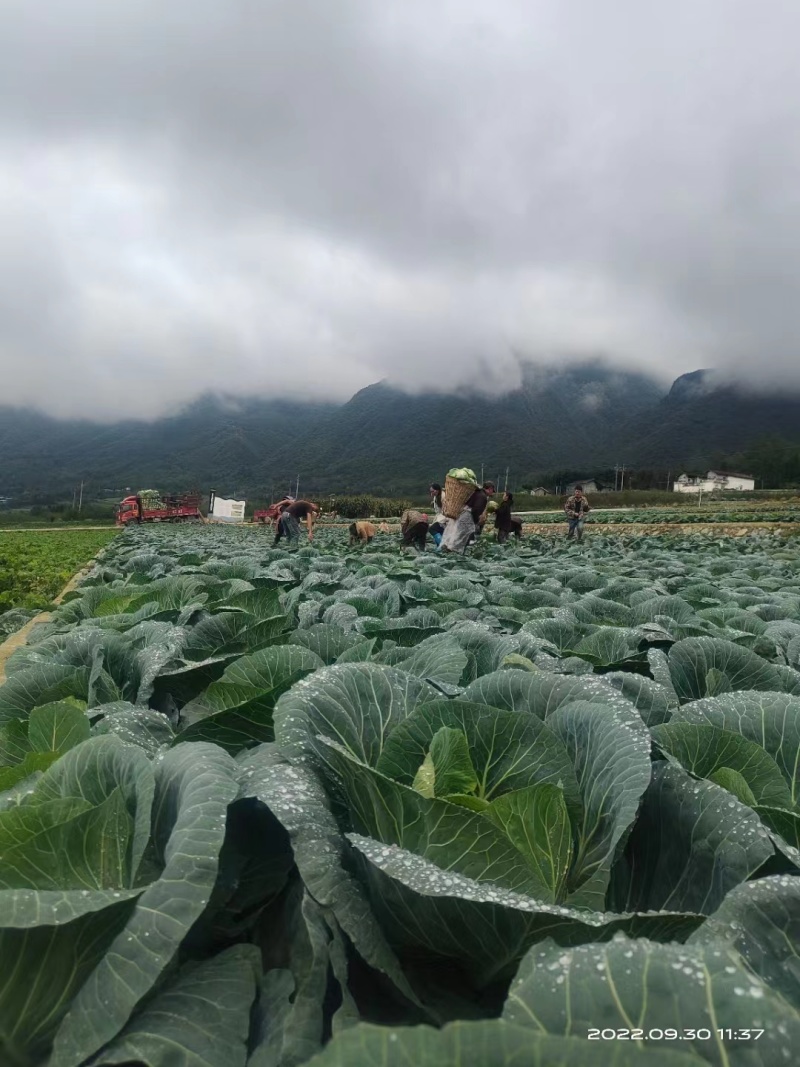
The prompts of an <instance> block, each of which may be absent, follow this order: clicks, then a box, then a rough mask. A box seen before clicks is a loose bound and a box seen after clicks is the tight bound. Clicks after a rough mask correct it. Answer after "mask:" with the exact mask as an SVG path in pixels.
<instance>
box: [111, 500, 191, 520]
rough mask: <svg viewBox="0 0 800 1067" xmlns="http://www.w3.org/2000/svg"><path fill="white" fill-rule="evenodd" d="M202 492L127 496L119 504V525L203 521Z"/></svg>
mask: <svg viewBox="0 0 800 1067" xmlns="http://www.w3.org/2000/svg"><path fill="white" fill-rule="evenodd" d="M202 520H203V516H202V514H201V513H200V494H199V493H183V494H182V495H181V496H166V497H163V498H159V499H158V500H155V499H153V498H152V497H149V496H148V497H142V496H141V494H139V493H137V494H136V495H135V496H126V497H125V499H124V500H123V501H122V502H121V503H120V504H118V505H117V515H116V522H117V525H118V526H128V525H129V524H130V523H133V522H135V523H140V522H197V521H200V522H202Z"/></svg>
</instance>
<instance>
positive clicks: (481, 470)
mask: <svg viewBox="0 0 800 1067" xmlns="http://www.w3.org/2000/svg"><path fill="white" fill-rule="evenodd" d="M481 485H483V464H482V463H481Z"/></svg>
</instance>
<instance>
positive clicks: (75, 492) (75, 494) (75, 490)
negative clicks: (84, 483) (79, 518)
mask: <svg viewBox="0 0 800 1067" xmlns="http://www.w3.org/2000/svg"><path fill="white" fill-rule="evenodd" d="M77 495H78V490H77V488H76V487H75V486H74V485H73V487H72V510H73V511H74V510H75V497H76V496H77Z"/></svg>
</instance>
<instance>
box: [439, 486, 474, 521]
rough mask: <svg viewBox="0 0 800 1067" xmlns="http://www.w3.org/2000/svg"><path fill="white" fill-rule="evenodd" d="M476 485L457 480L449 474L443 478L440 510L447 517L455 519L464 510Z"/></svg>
mask: <svg viewBox="0 0 800 1067" xmlns="http://www.w3.org/2000/svg"><path fill="white" fill-rule="evenodd" d="M475 489H476V486H474V485H468V484H467V483H466V482H457V481H456V480H455V478H450V477H449V476H448V477H447V478H445V480H444V493H443V494H442V511H443V512H444V513H445V515H446V516H447V517H448V519H457V518H458V516H459V515H460V514H461V512H462V511H463V510H464V505H465V504H466V502H467V501H468V500H469V498H470V497H471V496H472V494H473V493H474V492H475Z"/></svg>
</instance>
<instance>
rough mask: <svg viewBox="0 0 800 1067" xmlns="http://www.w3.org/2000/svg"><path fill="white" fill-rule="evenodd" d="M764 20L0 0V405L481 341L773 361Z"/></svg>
mask: <svg viewBox="0 0 800 1067" xmlns="http://www.w3.org/2000/svg"><path fill="white" fill-rule="evenodd" d="M798 40H800V6H799V5H798V3H797V0H770V2H769V3H766V4H758V3H756V2H755V0H672V2H671V3H669V4H663V3H662V4H656V3H649V2H646V0H645V2H643V0H610V2H609V3H599V2H598V0H492V3H491V4H490V3H487V2H486V0H483V2H481V3H478V2H477V0H475V2H473V0H314V2H312V0H281V2H273V0H172V2H171V3H165V2H164V0H41V2H38V3H36V2H33V0H3V3H2V5H1V6H0V362H1V363H2V369H3V373H2V378H1V379H0V381H1V382H2V394H1V395H0V402H5V403H13V404H33V405H36V406H38V407H40V408H43V409H45V410H47V411H49V412H51V413H55V414H59V415H89V416H95V417H99V418H109V417H112V416H113V414H114V413H115V412H118V413H119V412H122V411H123V410H124V409H125V404H126V401H128V400H133V401H134V402H135V403H136V406H137V409H138V410H139V411H140V412H141V411H142V408H143V407H145V408H146V409H148V410H149V411H150V412H151V413H152V414H160V413H162V412H164V411H166V410H169V409H170V408H171V407H174V406H175V405H178V404H181V403H184V402H186V401H188V400H191V399H193V398H194V397H196V396H197V395H199V394H200V393H202V392H204V391H207V390H223V391H227V392H231V393H246V394H260V395H265V396H275V395H300V396H309V397H322V396H330V397H336V398H346V397H347V396H349V395H350V394H351V393H352V392H354V391H355V390H356V389H358V388H360V387H362V386H364V385H367V384H369V383H370V382H373V381H376V380H378V379H381V378H386V377H388V378H389V379H390V380H392V381H394V382H396V383H397V384H400V385H402V386H404V387H407V388H411V389H426V388H450V387H456V386H458V385H461V384H470V383H474V382H475V381H483V382H484V383H486V382H488V383H489V384H490V385H491V386H492V387H493V388H502V387H510V386H513V384H514V382H515V381H516V380H517V375H518V367H517V363H516V360H515V357H514V356H513V354H512V353H513V352H517V353H523V354H524V355H525V356H526V357H529V358H531V359H534V360H537V361H552V360H556V361H558V360H564V359H584V358H586V357H587V356H595V355H598V354H599V355H605V356H607V357H608V358H609V359H611V360H613V361H614V362H615V363H616V364H617V365H619V366H628V367H631V366H635V367H637V368H641V369H645V370H649V371H652V372H653V373H655V374H658V375H659V376H660V377H662V378H664V379H665V380H669V379H671V378H673V377H675V376H676V375H677V374H679V373H682V372H684V371H687V370H692V369H695V368H697V367H704V366H716V367H720V368H723V369H725V370H731V371H734V372H737V373H740V374H741V373H744V374H746V375H750V376H751V377H753V378H754V379H755V380H757V381H759V382H764V381H769V382H779V383H781V384H786V383H792V384H796V385H797V386H798V387H800V344H799V343H798V342H799V340H800V63H798V61H797V49H798ZM487 368H489V369H487Z"/></svg>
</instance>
